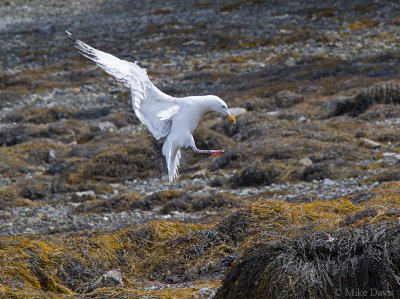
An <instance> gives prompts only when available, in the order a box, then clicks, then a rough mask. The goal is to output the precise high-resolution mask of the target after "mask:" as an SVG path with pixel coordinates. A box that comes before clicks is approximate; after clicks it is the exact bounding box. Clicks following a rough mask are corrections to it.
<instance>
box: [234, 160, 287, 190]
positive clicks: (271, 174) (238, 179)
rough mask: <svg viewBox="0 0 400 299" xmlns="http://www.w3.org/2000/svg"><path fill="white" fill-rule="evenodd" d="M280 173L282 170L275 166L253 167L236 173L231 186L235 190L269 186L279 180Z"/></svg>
mask: <svg viewBox="0 0 400 299" xmlns="http://www.w3.org/2000/svg"><path fill="white" fill-rule="evenodd" d="M280 173H281V171H280V169H279V168H278V167H276V166H274V165H267V166H264V167H263V166H257V165H251V166H248V167H246V168H245V169H243V170H241V171H240V172H237V173H235V174H234V175H233V177H232V179H231V180H230V184H231V186H232V187H233V188H238V187H244V186H258V185H269V184H272V183H273V182H274V181H275V180H276V179H277V178H278V176H279V175H280Z"/></svg>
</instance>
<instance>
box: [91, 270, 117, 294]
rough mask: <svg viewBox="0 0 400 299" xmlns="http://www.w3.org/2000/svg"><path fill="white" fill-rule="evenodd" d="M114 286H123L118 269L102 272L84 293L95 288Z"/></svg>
mask: <svg viewBox="0 0 400 299" xmlns="http://www.w3.org/2000/svg"><path fill="white" fill-rule="evenodd" d="M116 286H120V287H123V286H124V282H123V281H122V274H121V270H120V269H114V270H110V271H108V272H107V273H105V274H103V275H102V276H101V277H100V278H99V279H97V280H96V281H95V282H94V283H93V284H91V285H90V286H89V287H88V288H87V290H86V293H91V292H93V291H94V290H95V289H97V288H107V287H116Z"/></svg>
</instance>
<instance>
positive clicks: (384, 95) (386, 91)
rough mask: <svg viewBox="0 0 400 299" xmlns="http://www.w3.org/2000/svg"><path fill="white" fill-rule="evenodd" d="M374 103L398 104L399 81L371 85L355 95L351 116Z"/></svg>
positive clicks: (399, 94) (399, 101) (399, 99)
mask: <svg viewBox="0 0 400 299" xmlns="http://www.w3.org/2000/svg"><path fill="white" fill-rule="evenodd" d="M376 104H386V105H400V83H399V82H395V81H384V82H379V83H376V84H374V85H372V86H371V87H370V88H368V89H366V90H364V91H362V92H361V93H359V94H358V95H357V96H356V97H355V101H354V108H353V110H352V112H351V115H352V116H357V115H359V114H361V113H363V112H364V111H365V110H367V109H368V108H369V107H371V106H373V105H376Z"/></svg>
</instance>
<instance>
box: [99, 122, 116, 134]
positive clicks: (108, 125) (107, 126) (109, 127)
mask: <svg viewBox="0 0 400 299" xmlns="http://www.w3.org/2000/svg"><path fill="white" fill-rule="evenodd" d="M96 127H97V128H99V130H100V131H107V132H114V130H115V129H116V127H115V125H114V124H113V123H112V122H109V121H102V122H99V123H97V125H96Z"/></svg>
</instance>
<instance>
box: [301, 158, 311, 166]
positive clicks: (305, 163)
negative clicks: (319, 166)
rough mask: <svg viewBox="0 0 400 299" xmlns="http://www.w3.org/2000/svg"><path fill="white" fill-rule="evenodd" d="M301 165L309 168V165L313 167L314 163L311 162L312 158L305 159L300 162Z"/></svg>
mask: <svg viewBox="0 0 400 299" xmlns="http://www.w3.org/2000/svg"><path fill="white" fill-rule="evenodd" d="M300 163H301V164H302V165H304V166H308V165H311V164H312V161H311V159H310V158H308V157H305V158H303V159H301V160H300Z"/></svg>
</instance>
